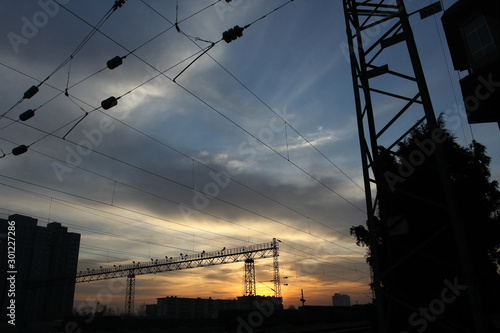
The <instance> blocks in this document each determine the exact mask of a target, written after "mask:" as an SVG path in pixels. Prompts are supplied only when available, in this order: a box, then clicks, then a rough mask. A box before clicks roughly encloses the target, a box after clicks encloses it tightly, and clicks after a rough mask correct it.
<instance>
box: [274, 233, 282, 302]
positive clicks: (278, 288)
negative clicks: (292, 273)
mask: <svg viewBox="0 0 500 333" xmlns="http://www.w3.org/2000/svg"><path fill="white" fill-rule="evenodd" d="M278 242H279V240H277V239H276V238H273V281H274V296H275V297H281V278H280V265H279V262H278V257H279V245H278Z"/></svg>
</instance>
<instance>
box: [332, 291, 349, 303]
mask: <svg viewBox="0 0 500 333" xmlns="http://www.w3.org/2000/svg"><path fill="white" fill-rule="evenodd" d="M332 303H333V306H351V297H350V296H349V295H344V294H338V293H335V295H333V296H332Z"/></svg>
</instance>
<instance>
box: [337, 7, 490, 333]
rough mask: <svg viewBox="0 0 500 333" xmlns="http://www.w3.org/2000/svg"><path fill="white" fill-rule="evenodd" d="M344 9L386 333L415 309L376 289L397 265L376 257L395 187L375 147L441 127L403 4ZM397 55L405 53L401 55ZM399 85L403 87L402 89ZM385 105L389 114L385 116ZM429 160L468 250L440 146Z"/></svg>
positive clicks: (474, 300) (470, 277) (475, 305)
mask: <svg viewBox="0 0 500 333" xmlns="http://www.w3.org/2000/svg"><path fill="white" fill-rule="evenodd" d="M343 4H344V14H345V21H346V32H347V39H348V47H347V48H346V50H345V51H346V56H347V57H348V58H349V59H350V63H351V73H352V78H353V86H354V97H355V103H356V115H357V124H358V134H359V141H360V148H361V160H362V168H363V178H364V187H365V196H366V197H365V199H366V206H367V215H368V216H367V226H368V231H369V236H370V252H371V258H372V266H371V268H372V274H373V275H372V276H373V281H372V282H373V288H374V292H375V303H376V305H377V311H378V313H377V317H378V332H379V333H386V332H390V331H391V329H392V330H394V328H393V327H392V328H391V323H390V316H391V309H392V308H396V307H405V308H407V309H413V310H415V308H414V307H413V305H412V302H411V300H405V299H402V298H401V297H399V295H394V294H391V293H390V292H388V291H387V290H385V289H384V288H383V286H382V285H381V281H382V280H383V279H384V278H386V277H387V276H388V275H389V274H391V270H392V269H394V267H395V266H397V264H400V263H397V264H395V265H393V266H394V267H391V268H390V269H387V268H386V267H385V268H383V267H382V266H381V265H380V262H381V260H380V259H381V258H384V256H386V255H387V253H386V252H385V251H384V253H381V251H380V250H379V248H378V246H377V245H378V239H377V238H376V234H375V225H376V223H377V221H379V220H380V224H381V225H382V230H384V232H388V230H389V227H388V225H387V223H388V222H387V221H388V216H387V214H386V206H385V205H387V202H386V200H384V193H387V191H389V190H392V191H394V187H392V188H391V185H392V186H393V185H394V183H390V182H388V179H387V174H386V173H385V172H384V170H383V168H382V167H379V162H380V160H381V159H380V158H381V155H382V153H381V151H380V146H383V147H384V148H385V150H386V152H388V153H393V152H392V149H393V148H394V147H396V146H397V145H398V143H399V142H401V141H402V140H404V139H405V138H406V137H407V136H408V134H410V133H411V132H412V131H413V130H414V129H416V128H417V127H418V126H420V125H422V124H426V125H427V127H428V128H429V130H430V131H431V132H432V131H434V130H435V129H437V128H438V125H437V121H436V117H435V114H434V110H433V107H432V103H431V99H430V94H429V91H428V88H427V84H426V81H425V77H424V73H423V70H422V65H421V63H420V58H419V55H418V52H417V47H416V44H415V40H414V37H413V32H412V30H411V27H410V24H409V20H408V14H407V12H406V8H405V6H404V3H403V1H402V0H395V1H394V0H358V1H356V0H343ZM396 52H397V53H396ZM401 54H403V55H402V56H400V55H401ZM402 68H403V69H402ZM382 78H383V79H382ZM375 87H376V88H375ZM401 87H405V88H408V89H406V90H404V89H400V88H401ZM403 92H404V93H403ZM388 106H391V107H392V110H390V111H388V110H387V107H388ZM389 113H390V114H389ZM395 124H396V125H395ZM401 124H403V125H401ZM408 124H411V125H408ZM395 138H396V139H395ZM384 153H385V152H384ZM434 156H435V158H436V161H437V165H436V169H437V170H439V177H440V180H441V186H442V189H443V193H444V202H443V206H445V209H446V211H447V212H448V214H449V221H450V223H449V225H450V228H452V229H453V230H452V232H453V234H454V237H455V242H456V243H457V244H458V245H460V244H466V242H465V233H464V230H463V225H462V223H461V221H460V217H459V216H458V214H457V209H456V204H455V201H454V198H453V193H452V191H451V184H450V180H449V170H448V167H447V163H446V160H445V157H444V153H443V150H442V146H441V144H440V143H437V144H436V150H435V152H434ZM395 176H396V177H397V176H399V175H395ZM392 180H394V179H392ZM396 180H401V178H399V179H396ZM402 195H411V194H408V193H402ZM412 197H413V196H412ZM414 199H415V200H423V201H425V198H418V197H416V196H415V197H414ZM377 214H378V215H377ZM426 241H427V240H422V246H425V243H426ZM456 251H457V252H456V253H457V257H458V258H459V260H460V264H461V271H462V274H463V277H464V279H465V283H466V284H467V286H469V287H470V289H468V292H467V293H468V296H469V303H470V309H471V312H472V314H473V316H474V323H475V325H476V326H475V331H476V332H487V329H486V327H485V322H484V318H483V317H482V311H481V301H480V299H479V296H478V295H479V294H478V291H477V289H476V287H477V284H476V283H475V277H474V273H473V270H472V264H471V259H470V256H469V253H468V249H467V248H466V247H465V246H457V249H456ZM414 254H415V251H413V252H409V253H408V254H407V255H406V258H403V260H402V261H404V260H408V258H409V257H411V256H412V255H414ZM417 310H418V308H417ZM441 328H443V329H444V330H443V331H446V330H447V331H450V329H449V327H446V323H445V324H443V325H442V327H441ZM401 329H404V327H403V328H401Z"/></svg>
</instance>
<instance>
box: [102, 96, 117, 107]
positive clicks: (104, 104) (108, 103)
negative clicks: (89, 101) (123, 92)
mask: <svg viewBox="0 0 500 333" xmlns="http://www.w3.org/2000/svg"><path fill="white" fill-rule="evenodd" d="M117 105H118V100H117V99H116V97H114V96H111V97H110V98H108V99H105V100H104V101H102V102H101V106H102V108H103V109H104V110H108V109H111V108H112V107H114V106H117Z"/></svg>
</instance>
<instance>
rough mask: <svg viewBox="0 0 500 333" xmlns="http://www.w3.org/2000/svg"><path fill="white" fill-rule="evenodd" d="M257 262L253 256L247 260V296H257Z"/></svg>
mask: <svg viewBox="0 0 500 333" xmlns="http://www.w3.org/2000/svg"><path fill="white" fill-rule="evenodd" d="M256 295H257V291H256V288H255V264H254V260H253V259H252V258H248V259H246V260H245V296H256Z"/></svg>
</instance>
